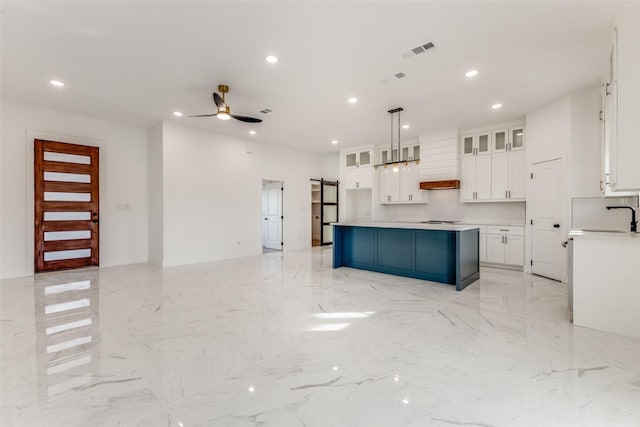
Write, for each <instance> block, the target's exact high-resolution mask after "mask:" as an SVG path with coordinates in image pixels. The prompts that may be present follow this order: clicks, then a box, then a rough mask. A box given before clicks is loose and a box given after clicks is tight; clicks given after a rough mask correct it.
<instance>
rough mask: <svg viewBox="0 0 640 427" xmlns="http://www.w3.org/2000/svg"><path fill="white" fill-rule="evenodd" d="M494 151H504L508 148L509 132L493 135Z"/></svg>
mask: <svg viewBox="0 0 640 427" xmlns="http://www.w3.org/2000/svg"><path fill="white" fill-rule="evenodd" d="M493 141H494V142H493V149H494V151H502V150H504V149H505V148H506V147H507V132H505V131H499V132H496V133H494V134H493Z"/></svg>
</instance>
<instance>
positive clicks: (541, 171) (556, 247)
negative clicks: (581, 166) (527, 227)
mask: <svg viewBox="0 0 640 427" xmlns="http://www.w3.org/2000/svg"><path fill="white" fill-rule="evenodd" d="M563 175H564V174H563V170H562V159H555V160H549V161H547V162H542V163H536V164H534V165H533V186H532V187H533V197H532V198H531V200H532V205H533V206H532V215H531V218H532V219H533V225H532V227H531V259H532V261H533V265H532V266H531V272H532V273H533V274H537V275H540V276H544V277H548V278H550V279H555V280H562V278H563V274H564V265H565V263H566V260H565V253H564V252H563V250H562V242H563V240H564V237H565V236H566V234H567V224H563V223H562V221H561V219H562V206H563V203H565V201H564V176H563Z"/></svg>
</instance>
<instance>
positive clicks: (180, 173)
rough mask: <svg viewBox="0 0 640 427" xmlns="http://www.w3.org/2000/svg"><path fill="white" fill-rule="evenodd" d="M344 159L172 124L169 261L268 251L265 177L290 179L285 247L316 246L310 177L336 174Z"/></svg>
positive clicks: (166, 137) (166, 159)
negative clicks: (264, 246)
mask: <svg viewBox="0 0 640 427" xmlns="http://www.w3.org/2000/svg"><path fill="white" fill-rule="evenodd" d="M337 163H338V161H337V158H336V156H335V155H331V156H329V158H327V156H323V155H314V154H308V153H303V152H299V151H294V150H290V149H286V148H280V147H276V146H273V145H265V144H261V143H259V142H255V141H249V140H245V139H239V138H234V137H231V136H227V135H222V134H216V133H212V132H208V131H205V130H201V129H195V128H190V127H186V126H181V125H179V124H176V123H172V122H165V123H164V124H163V169H164V189H163V198H164V200H163V205H164V262H163V265H165V266H173V265H181V264H191V263H198V262H208V261H215V260H220V259H225V258H234V257H240V256H248V255H253V254H258V253H261V250H262V216H261V200H262V180H263V179H271V180H278V181H283V182H284V194H283V211H284V212H283V215H284V222H283V228H284V235H283V240H284V250H285V251H289V250H297V249H302V248H307V247H310V245H311V222H310V221H309V218H310V217H311V192H310V191H309V180H310V179H311V178H321V177H324V178H325V179H333V180H335V179H336V178H337V175H338V169H337ZM334 164H335V166H333V165H334Z"/></svg>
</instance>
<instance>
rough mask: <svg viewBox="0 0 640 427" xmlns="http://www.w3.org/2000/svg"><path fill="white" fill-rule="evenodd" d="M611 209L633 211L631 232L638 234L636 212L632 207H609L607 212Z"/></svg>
mask: <svg viewBox="0 0 640 427" xmlns="http://www.w3.org/2000/svg"><path fill="white" fill-rule="evenodd" d="M611 209H631V232H632V233H637V232H638V221H637V220H636V210H635V208H632V207H631V206H607V210H611Z"/></svg>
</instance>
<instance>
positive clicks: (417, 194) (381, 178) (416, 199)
mask: <svg viewBox="0 0 640 427" xmlns="http://www.w3.org/2000/svg"><path fill="white" fill-rule="evenodd" d="M419 173H420V169H419V167H418V165H417V164H416V163H415V162H399V163H398V164H397V165H395V166H392V165H387V166H379V167H378V190H379V191H378V195H379V201H380V203H382V204H389V203H402V204H412V203H426V202H427V197H426V194H425V191H424V190H421V189H420V182H419Z"/></svg>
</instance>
